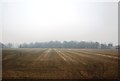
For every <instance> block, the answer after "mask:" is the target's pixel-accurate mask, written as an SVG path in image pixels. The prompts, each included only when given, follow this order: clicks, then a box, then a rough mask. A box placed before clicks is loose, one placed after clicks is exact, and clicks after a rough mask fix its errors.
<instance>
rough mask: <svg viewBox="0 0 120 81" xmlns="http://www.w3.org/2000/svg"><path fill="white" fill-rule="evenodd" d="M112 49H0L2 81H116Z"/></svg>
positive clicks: (115, 61) (113, 51) (115, 58)
mask: <svg viewBox="0 0 120 81" xmlns="http://www.w3.org/2000/svg"><path fill="white" fill-rule="evenodd" d="M118 59H119V58H118V52H117V50H115V49H111V50H110V49H103V50H102V49H57V48H49V49H47V48H44V49H41V48H16V49H3V50H2V67H3V72H2V75H3V76H2V77H3V78H5V79H26V78H28V79H96V78H99V79H116V78H118V74H117V72H118Z"/></svg>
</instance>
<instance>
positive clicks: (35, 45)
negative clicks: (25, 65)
mask: <svg viewBox="0 0 120 81" xmlns="http://www.w3.org/2000/svg"><path fill="white" fill-rule="evenodd" d="M0 47H1V48H13V44H12V43H8V44H3V43H0ZM17 48H90V49H96V48H97V49H110V48H119V46H113V44H112V43H108V44H103V43H99V42H86V41H80V42H78V41H63V42H60V41H49V42H35V43H33V42H31V43H23V44H20V45H18V46H17Z"/></svg>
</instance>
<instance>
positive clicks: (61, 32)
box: [0, 0, 118, 44]
mask: <svg viewBox="0 0 120 81" xmlns="http://www.w3.org/2000/svg"><path fill="white" fill-rule="evenodd" d="M0 11H1V12H2V13H1V14H0V15H1V16H0V19H1V20H0V22H2V23H1V24H0V25H1V26H0V28H1V29H2V33H1V34H0V37H1V36H2V38H1V41H2V42H4V43H8V42H12V43H23V42H35V41H42V42H44V41H51V40H59V41H64V40H66V41H70V40H75V41H83V40H84V41H98V42H102V43H113V44H117V43H118V3H117V2H95V1H92V2H87V1H86V2H81V1H80V0H21V1H20V0H16V1H15V0H5V1H4V2H2V4H1V8H0Z"/></svg>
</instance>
